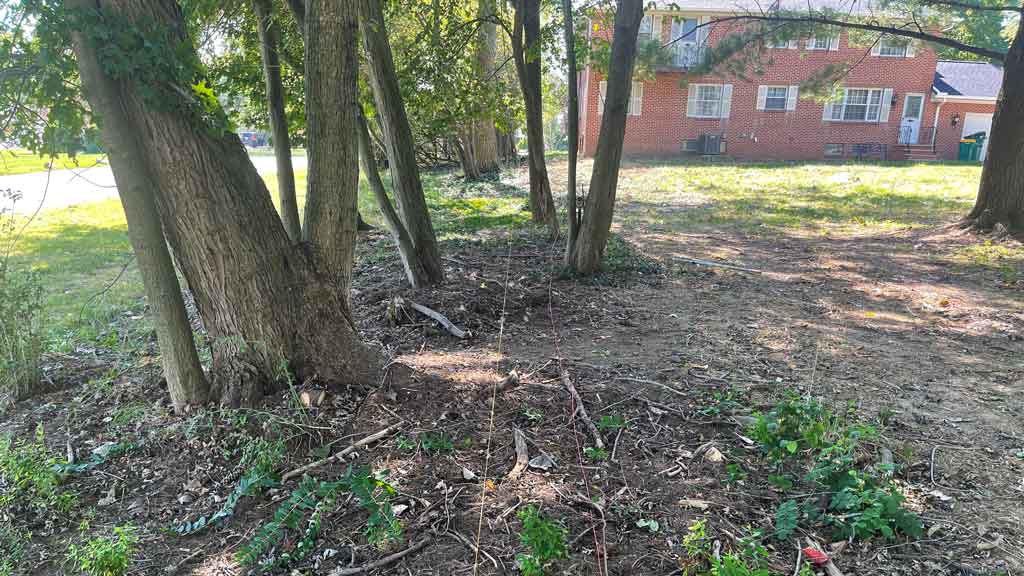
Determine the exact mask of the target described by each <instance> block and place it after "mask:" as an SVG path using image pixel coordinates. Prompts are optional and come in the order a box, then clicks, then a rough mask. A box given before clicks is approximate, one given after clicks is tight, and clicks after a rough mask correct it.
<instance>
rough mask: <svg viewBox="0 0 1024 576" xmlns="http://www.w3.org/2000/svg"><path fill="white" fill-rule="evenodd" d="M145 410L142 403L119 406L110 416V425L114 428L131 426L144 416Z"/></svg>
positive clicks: (144, 405)
mask: <svg viewBox="0 0 1024 576" xmlns="http://www.w3.org/2000/svg"><path fill="white" fill-rule="evenodd" d="M146 408H147V405H146V404H145V403H143V402H128V403H125V404H119V405H118V406H117V408H116V409H115V410H114V413H113V414H111V416H110V418H111V420H110V423H111V424H112V425H113V426H115V427H124V426H132V425H134V424H135V423H136V422H139V421H141V420H142V418H143V417H144V416H145V415H146Z"/></svg>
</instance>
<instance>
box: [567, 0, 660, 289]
mask: <svg viewBox="0 0 1024 576" xmlns="http://www.w3.org/2000/svg"><path fill="white" fill-rule="evenodd" d="M642 17H643V2H641V0H619V6H618V8H617V9H616V11H615V32H614V36H613V37H612V54H611V62H610V63H609V66H608V88H607V91H606V96H605V104H604V115H603V116H602V119H601V132H600V134H599V136H598V139H597V153H596V154H594V171H593V173H592V174H591V177H590V193H589V194H588V196H587V201H586V205H585V206H584V210H583V220H582V223H581V225H580V231H579V234H578V236H577V238H576V247H575V251H574V252H573V256H572V268H573V269H574V270H575V271H576V272H577V273H580V274H593V273H594V272H597V270H598V269H599V268H600V266H601V258H602V256H603V255H604V248H605V245H606V244H607V242H608V235H609V233H610V231H611V225H612V215H613V214H614V211H615V191H616V188H617V187H618V183H619V163H620V162H621V161H622V142H623V138H624V137H625V134H626V111H627V109H628V107H629V92H630V89H631V87H632V81H631V80H632V76H633V62H634V60H635V59H636V37H637V32H638V31H639V29H640V20H641V18H642Z"/></svg>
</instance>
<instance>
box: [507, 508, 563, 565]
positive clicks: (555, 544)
mask: <svg viewBox="0 0 1024 576" xmlns="http://www.w3.org/2000/svg"><path fill="white" fill-rule="evenodd" d="M516 516H518V517H519V520H520V521H521V522H522V523H523V528H522V530H520V532H519V541H520V542H521V543H522V544H523V546H525V547H526V549H527V552H526V553H520V554H517V555H516V564H518V565H519V570H520V571H521V572H522V574H523V576H544V574H545V571H544V570H545V566H547V564H548V563H549V562H552V561H554V560H557V559H559V558H566V557H568V551H567V550H566V546H565V535H566V530H565V528H564V527H563V526H562V525H561V524H558V523H557V522H554V521H551V520H548V519H546V518H544V517H543V516H541V515H540V512H538V511H537V508H536V507H535V506H526V507H525V508H523V509H522V510H520V511H519V512H518V513H517V514H516Z"/></svg>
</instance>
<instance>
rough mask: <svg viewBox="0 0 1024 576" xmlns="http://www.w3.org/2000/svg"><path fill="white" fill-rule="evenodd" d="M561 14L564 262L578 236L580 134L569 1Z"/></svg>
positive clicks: (567, 0) (568, 260)
mask: <svg viewBox="0 0 1024 576" xmlns="http://www.w3.org/2000/svg"><path fill="white" fill-rule="evenodd" d="M562 11H563V12H564V14H563V16H564V20H563V24H564V27H565V29H564V33H565V57H566V68H567V70H568V76H569V101H568V103H567V104H568V108H567V110H566V123H567V125H568V126H567V128H568V133H569V134H568V137H569V158H568V166H567V172H568V179H567V182H566V191H565V192H566V194H565V204H566V209H567V211H568V213H569V237H568V238H567V239H566V242H565V263H566V264H567V265H569V264H571V262H572V255H573V252H574V251H575V250H576V238H577V236H578V235H579V228H580V220H579V210H578V208H577V206H576V156H577V154H578V153H579V145H580V143H579V138H580V136H579V134H580V96H579V84H578V82H579V79H578V78H577V77H576V30H575V28H574V27H573V26H574V24H573V17H572V0H562Z"/></svg>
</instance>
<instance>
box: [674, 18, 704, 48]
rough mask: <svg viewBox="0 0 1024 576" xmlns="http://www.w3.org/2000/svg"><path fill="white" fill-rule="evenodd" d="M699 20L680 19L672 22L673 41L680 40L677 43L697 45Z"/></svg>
mask: <svg viewBox="0 0 1024 576" xmlns="http://www.w3.org/2000/svg"><path fill="white" fill-rule="evenodd" d="M697 25H698V24H697V19H696V18H678V19H673V20H672V40H676V39H677V38H678V41H677V43H683V44H696V43H697Z"/></svg>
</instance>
